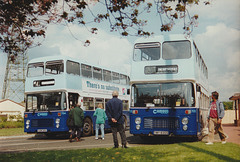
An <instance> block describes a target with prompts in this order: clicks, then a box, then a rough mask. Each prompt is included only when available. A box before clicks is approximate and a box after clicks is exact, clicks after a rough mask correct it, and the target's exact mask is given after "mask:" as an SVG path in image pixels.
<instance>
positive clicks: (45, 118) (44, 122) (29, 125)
mask: <svg viewBox="0 0 240 162" xmlns="http://www.w3.org/2000/svg"><path fill="white" fill-rule="evenodd" d="M68 113H69V112H68V111H59V112H35V113H33V112H25V113H24V132H27V133H50V132H67V131H68V130H69V129H68V127H67V125H66V121H67V118H68ZM59 120H60V121H59Z"/></svg>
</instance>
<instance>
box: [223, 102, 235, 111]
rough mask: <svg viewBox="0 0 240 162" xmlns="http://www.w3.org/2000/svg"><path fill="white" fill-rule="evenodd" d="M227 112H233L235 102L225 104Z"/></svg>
mask: <svg viewBox="0 0 240 162" xmlns="http://www.w3.org/2000/svg"><path fill="white" fill-rule="evenodd" d="M223 105H224V108H225V110H233V102H231V101H230V102H223Z"/></svg>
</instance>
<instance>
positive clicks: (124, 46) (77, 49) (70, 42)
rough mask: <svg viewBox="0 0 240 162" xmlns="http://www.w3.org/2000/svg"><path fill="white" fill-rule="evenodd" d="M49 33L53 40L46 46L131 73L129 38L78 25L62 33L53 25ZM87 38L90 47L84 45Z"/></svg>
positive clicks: (85, 60)
mask: <svg viewBox="0 0 240 162" xmlns="http://www.w3.org/2000/svg"><path fill="white" fill-rule="evenodd" d="M56 31H57V32H56ZM70 32H71V33H72V34H73V35H74V37H73V36H72V35H71V34H70ZM48 33H49V35H48V39H49V40H51V41H47V42H45V44H44V46H46V47H51V48H54V49H56V50H58V51H59V54H61V55H67V56H70V57H73V58H77V59H81V60H83V61H84V62H89V63H93V64H97V65H101V66H104V67H109V68H111V69H114V70H115V71H116V70H117V71H119V70H121V72H123V73H127V74H129V73H130V55H131V53H132V48H133V47H132V44H131V43H130V42H129V41H128V40H127V39H123V38H119V37H118V36H114V35H111V34H109V33H107V32H105V31H103V30H101V29H99V30H98V34H91V33H90V32H88V31H87V30H86V29H85V28H83V27H79V26H76V25H71V26H69V28H67V27H65V28H62V29H61V30H60V33H59V29H58V27H55V26H52V27H51V28H49V30H48ZM86 40H90V42H91V43H90V45H89V46H88V47H85V46H84V42H85V41H86ZM41 48H42V47H41ZM49 54H50V53H49Z"/></svg>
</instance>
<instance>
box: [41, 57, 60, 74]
mask: <svg viewBox="0 0 240 162" xmlns="http://www.w3.org/2000/svg"><path fill="white" fill-rule="evenodd" d="M63 69H64V65H63V60H56V61H47V62H46V72H45V73H46V74H54V75H56V74H61V73H63Z"/></svg>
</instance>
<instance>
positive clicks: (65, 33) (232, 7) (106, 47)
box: [0, 0, 240, 101]
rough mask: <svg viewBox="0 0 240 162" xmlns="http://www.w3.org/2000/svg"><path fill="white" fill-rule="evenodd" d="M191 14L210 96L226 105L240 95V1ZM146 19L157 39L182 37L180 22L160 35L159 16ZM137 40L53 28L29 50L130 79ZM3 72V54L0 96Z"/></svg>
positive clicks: (227, 0)
mask: <svg viewBox="0 0 240 162" xmlns="http://www.w3.org/2000/svg"><path fill="white" fill-rule="evenodd" d="M92 7H94V6H92ZM188 10H189V12H190V14H191V15H194V14H198V15H199V19H198V26H197V27H195V28H194V29H193V32H192V35H191V36H192V38H193V39H194V40H195V41H196V43H197V46H198V49H199V51H200V53H201V55H202V56H203V59H204V60H205V63H206V65H207V67H208V73H209V86H210V87H209V88H210V91H209V94H210V93H211V92H212V91H215V90H216V91H218V92H219V94H220V96H219V99H220V100H222V101H228V100H229V97H231V96H232V95H234V93H237V92H240V64H239V62H240V1H239V0H211V5H208V6H205V5H203V4H201V3H200V4H199V5H198V6H191V7H190V8H188ZM143 18H145V19H147V20H148V25H147V26H146V29H148V30H151V31H153V32H154V33H155V35H161V34H183V32H184V31H183V30H182V27H183V21H182V20H179V21H176V22H175V26H174V27H173V29H172V31H171V32H167V33H162V32H161V31H160V20H159V17H158V16H157V14H156V13H154V12H153V11H152V12H151V13H146V14H144V15H143ZM73 35H74V36H73ZM87 39H88V40H90V41H91V44H90V46H88V47H85V46H83V41H85V40H87ZM136 39H137V37H134V36H128V37H122V36H120V35H119V33H117V32H110V29H109V25H108V24H107V22H106V23H104V24H100V25H99V27H98V34H90V33H89V32H88V31H86V28H84V27H80V26H78V25H71V24H69V25H68V27H66V26H62V25H51V26H49V27H48V30H47V33H46V38H45V39H44V40H43V42H42V45H41V46H40V47H35V48H32V49H29V50H28V56H29V59H32V58H35V57H43V56H48V55H67V56H70V57H73V58H78V59H82V60H84V61H86V62H90V63H93V64H96V65H101V66H104V67H109V68H111V69H115V70H121V72H124V73H127V74H130V60H131V55H132V52H133V44H134V41H135V40H136ZM5 69H6V54H5V53H0V92H2V85H3V79H4V75H5ZM1 94H2V93H1ZM1 94H0V95H1Z"/></svg>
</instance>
